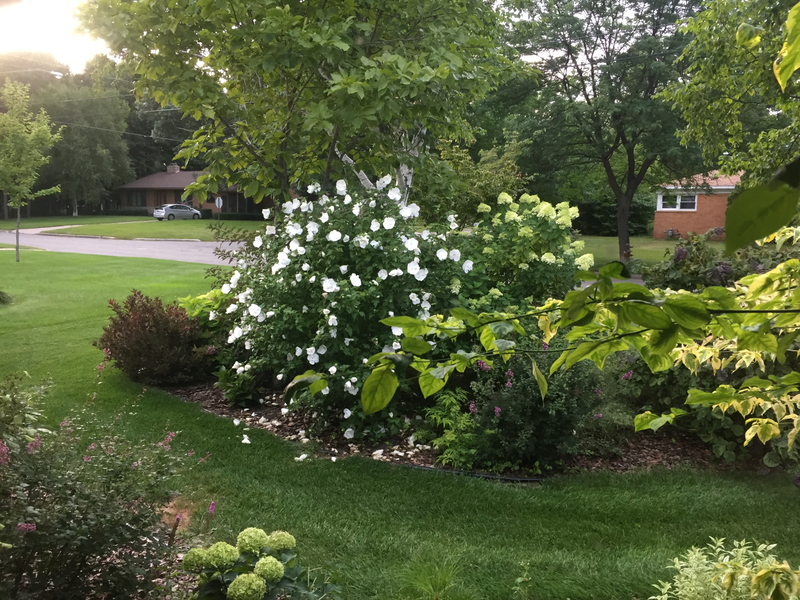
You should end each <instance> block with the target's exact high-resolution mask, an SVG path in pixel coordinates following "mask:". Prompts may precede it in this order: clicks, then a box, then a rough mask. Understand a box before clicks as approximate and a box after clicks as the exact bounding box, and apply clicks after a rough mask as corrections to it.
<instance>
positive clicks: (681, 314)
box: [663, 294, 711, 329]
mask: <svg viewBox="0 0 800 600" xmlns="http://www.w3.org/2000/svg"><path fill="white" fill-rule="evenodd" d="M663 309H664V312H665V313H667V315H669V316H670V317H671V318H672V320H673V321H675V322H676V323H677V324H678V325H681V326H683V327H686V328H687V329H699V328H701V327H704V326H705V325H708V323H709V322H710V321H711V315H710V314H709V313H708V310H707V309H706V307H705V305H704V304H703V303H702V302H700V300H698V299H697V298H695V297H694V296H690V295H689V294H676V295H674V296H667V299H666V300H665V301H664V306H663Z"/></svg>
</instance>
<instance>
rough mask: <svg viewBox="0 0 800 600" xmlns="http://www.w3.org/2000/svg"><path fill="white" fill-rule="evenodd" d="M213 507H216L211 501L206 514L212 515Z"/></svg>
mask: <svg viewBox="0 0 800 600" xmlns="http://www.w3.org/2000/svg"><path fill="white" fill-rule="evenodd" d="M215 507H216V505H215V504H214V501H213V500H212V501H211V504H209V505H208V514H210V515H213V514H214V508H215Z"/></svg>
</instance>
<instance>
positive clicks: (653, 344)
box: [647, 325, 680, 356]
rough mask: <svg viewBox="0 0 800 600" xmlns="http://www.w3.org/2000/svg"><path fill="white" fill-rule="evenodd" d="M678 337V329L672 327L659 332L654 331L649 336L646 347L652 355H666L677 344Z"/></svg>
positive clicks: (674, 326) (675, 326)
mask: <svg viewBox="0 0 800 600" xmlns="http://www.w3.org/2000/svg"><path fill="white" fill-rule="evenodd" d="M679 336H680V327H678V326H677V325H672V326H671V327H668V328H667V329H663V330H661V331H654V332H653V333H651V334H650V341H649V342H648V343H647V347H648V348H649V349H650V351H651V352H652V353H653V354H663V355H665V356H666V355H667V354H669V353H670V352H672V349H673V348H674V347H675V346H676V345H677V344H678V337H679Z"/></svg>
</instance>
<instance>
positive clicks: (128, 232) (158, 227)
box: [55, 218, 264, 242]
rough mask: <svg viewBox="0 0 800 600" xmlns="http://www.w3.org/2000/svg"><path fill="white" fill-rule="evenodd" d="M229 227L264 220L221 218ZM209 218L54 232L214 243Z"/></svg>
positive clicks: (250, 226)
mask: <svg viewBox="0 0 800 600" xmlns="http://www.w3.org/2000/svg"><path fill="white" fill-rule="evenodd" d="M222 223H223V224H225V225H226V226H227V227H232V228H237V229H246V230H248V231H256V230H257V229H263V228H264V222H263V221H222ZM208 226H209V220H202V219H201V220H180V221H179V220H177V219H176V220H174V221H166V220H165V221H158V220H157V219H153V218H150V220H149V221H144V222H137V223H125V224H122V225H120V224H111V223H106V224H97V225H82V226H80V227H70V228H69V229H59V230H58V231H56V232H55V233H61V234H70V235H100V236H106V237H114V238H117V239H121V240H132V239H135V238H157V239H173V240H174V239H194V240H200V241H201V242H212V241H214V236H213V235H212V233H211V230H210V229H209V228H208Z"/></svg>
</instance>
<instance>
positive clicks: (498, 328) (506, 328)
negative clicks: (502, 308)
mask: <svg viewBox="0 0 800 600" xmlns="http://www.w3.org/2000/svg"><path fill="white" fill-rule="evenodd" d="M488 327H489V329H491V330H492V332H493V333H494V334H495V335H496V336H497V337H504V336H506V335H508V334H509V333H511V332H512V331H514V326H513V325H512V324H511V323H509V322H508V321H497V322H495V323H489V325H488Z"/></svg>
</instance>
